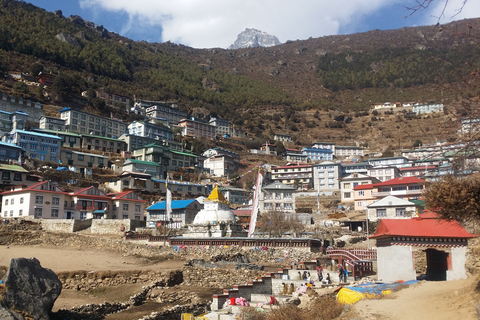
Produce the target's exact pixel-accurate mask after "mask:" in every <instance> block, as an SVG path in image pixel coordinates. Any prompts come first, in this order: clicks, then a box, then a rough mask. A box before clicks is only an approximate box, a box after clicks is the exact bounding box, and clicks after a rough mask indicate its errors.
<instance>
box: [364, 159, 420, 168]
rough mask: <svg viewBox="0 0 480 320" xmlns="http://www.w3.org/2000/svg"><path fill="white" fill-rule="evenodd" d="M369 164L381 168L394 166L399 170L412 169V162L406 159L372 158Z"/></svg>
mask: <svg viewBox="0 0 480 320" xmlns="http://www.w3.org/2000/svg"><path fill="white" fill-rule="evenodd" d="M368 163H369V164H370V165H371V166H372V167H379V166H393V167H397V168H402V167H410V165H411V164H410V162H409V161H408V159H407V158H405V157H390V158H371V159H368Z"/></svg>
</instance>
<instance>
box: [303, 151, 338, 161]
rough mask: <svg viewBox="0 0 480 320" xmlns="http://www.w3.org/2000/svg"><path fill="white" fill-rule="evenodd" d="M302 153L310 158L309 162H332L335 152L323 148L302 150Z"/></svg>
mask: <svg viewBox="0 0 480 320" xmlns="http://www.w3.org/2000/svg"><path fill="white" fill-rule="evenodd" d="M302 153H303V154H305V155H306V156H307V157H308V160H309V161H313V162H318V161H331V160H333V151H332V150H330V149H321V148H302Z"/></svg>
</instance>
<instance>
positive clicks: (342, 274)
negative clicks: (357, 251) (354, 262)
mask: <svg viewBox="0 0 480 320" xmlns="http://www.w3.org/2000/svg"><path fill="white" fill-rule="evenodd" d="M316 271H317V276H318V281H320V282H322V283H325V284H331V283H332V279H331V278H330V273H327V276H326V277H325V279H324V277H323V268H322V266H317V269H316ZM298 280H303V281H307V282H308V283H310V284H313V282H314V281H313V279H312V276H311V274H310V271H307V270H305V271H303V273H301V272H300V271H299V272H298ZM347 280H348V270H347V268H344V267H343V266H342V265H340V264H339V265H338V281H339V282H347Z"/></svg>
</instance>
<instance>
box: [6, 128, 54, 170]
mask: <svg viewBox="0 0 480 320" xmlns="http://www.w3.org/2000/svg"><path fill="white" fill-rule="evenodd" d="M3 140H4V141H5V142H8V143H13V144H16V145H17V146H20V147H21V148H22V149H23V150H24V152H25V156H26V157H28V158H30V159H38V160H40V161H52V162H58V159H59V155H60V144H61V140H62V138H60V137H58V136H54V135H49V134H43V133H38V132H32V131H24V130H13V131H12V132H10V133H9V134H7V135H6V136H4V137H3Z"/></svg>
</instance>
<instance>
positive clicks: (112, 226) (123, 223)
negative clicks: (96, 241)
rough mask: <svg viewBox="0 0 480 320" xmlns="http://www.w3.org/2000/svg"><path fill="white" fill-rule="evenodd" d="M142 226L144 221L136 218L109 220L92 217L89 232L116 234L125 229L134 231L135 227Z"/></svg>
mask: <svg viewBox="0 0 480 320" xmlns="http://www.w3.org/2000/svg"><path fill="white" fill-rule="evenodd" d="M142 227H143V228H144V227H145V222H144V221H138V220H130V219H123V220H110V219H93V220H92V229H91V233H93V234H118V235H123V233H124V232H125V231H135V229H136V228H142Z"/></svg>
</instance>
